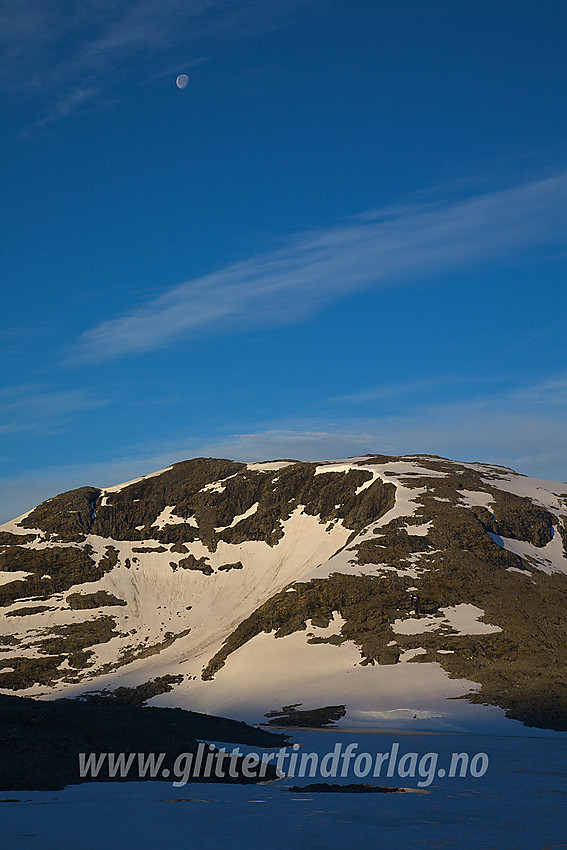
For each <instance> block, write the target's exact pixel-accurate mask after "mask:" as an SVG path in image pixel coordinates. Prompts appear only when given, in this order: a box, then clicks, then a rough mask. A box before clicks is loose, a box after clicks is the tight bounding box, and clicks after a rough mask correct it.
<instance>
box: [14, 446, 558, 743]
mask: <svg viewBox="0 0 567 850" xmlns="http://www.w3.org/2000/svg"><path fill="white" fill-rule="evenodd" d="M566 547H567V484H559V483H557V484H556V483H553V482H542V481H538V480H535V479H530V478H526V477H525V476H522V475H519V474H517V473H515V472H513V471H512V470H509V469H506V468H504V467H499V466H493V465H488V464H480V463H458V462H455V461H450V460H446V459H443V458H439V457H432V456H427V455H419V456H417V455H416V456H407V457H386V456H382V455H368V456H365V457H359V458H349V459H347V460H340V461H332V462H326V463H305V462H298V461H292V460H280V461H274V462H267V463H250V464H246V463H238V462H234V461H231V460H217V459H210V458H197V459H194V460H189V461H185V462H182V463H177V464H174V465H173V466H171V467H169V468H168V469H166V470H163V471H160V472H157V473H154V474H152V475H147V476H145V477H144V478H142V479H140V480H137V481H134V482H129V483H126V484H122V485H119V486H115V487H109V488H106V489H99V488H96V487H90V486H86V487H81V488H79V489H77V490H72V491H70V492H67V493H63V494H61V495H59V496H55V497H54V498H52V499H49V500H48V501H46V502H43V503H42V504H41V505H39V506H38V507H37V508H35V509H34V510H32V511H30V512H29V513H28V514H26V515H25V516H23V517H19V518H18V519H16V520H14V521H12V522H10V523H6V524H5V525H4V526H2V528H1V530H0V582H1V583H0V605H1V606H2V615H3V616H2V617H1V619H0V629H1V631H0V653H1V654H0V691H1V692H3V693H4V694H18V695H20V696H42V697H47V698H55V697H61V696H79V695H84V694H85V693H90V694H91V695H92V694H93V693H94V694H95V695H96V694H97V693H101V692H102V693H103V694H108V693H109V692H112V691H115V690H116V689H117V688H130V689H132V688H136V687H140V686H143V685H144V684H145V683H148V682H155V681H156V678H157V679H158V680H159V681H162V680H163V677H169V678H166V679H165V681H166V682H167V687H164V688H163V689H161V693H160V689H159V688H158V689H157V691H156V690H155V688H154V690H153V691H151V693H149V695H148V698H150V699H151V704H152V705H170V706H181V707H186V708H194V709H195V710H198V711H201V712H203V711H205V712H214V713H216V714H223V715H225V716H231V717H238V718H240V719H246V720H248V721H252V722H267V721H268V720H270V719H271V720H273V722H276V723H277V722H278V718H279V720H280V721H281V724H282V725H286V723H287V724H288V725H289V724H290V723H291V724H292V725H293V723H294V718H295V719H296V720H297V721H298V723H299V721H301V722H302V723H305V724H306V725H309V723H310V718H311V719H313V718H316V720H315V721H314V723H315V725H320V724H321V723H335V722H336V723H338V725H339V726H340V725H341V724H343V725H346V726H349V725H351V726H353V725H354V726H373V727H375V728H376V727H380V726H381V725H383V724H388V723H390V724H392V723H398V724H399V723H402V722H406V721H407V722H412V723H414V724H415V722H422V723H427V722H432V723H437V724H438V726H439V725H441V726H442V725H443V724H444V723H445V724H446V725H447V726H448V727H450V726H451V724H452V726H453V728H454V727H458V728H466V726H467V719H468V718H470V717H471V716H472V715H471V714H470V712H473V713H474V716H475V717H479V716H481V715H482V716H483V717H486V718H487V721H488V723H489V725H490V722H491V720H492V718H496V717H504V712H505V714H506V716H507V717H508V718H511V719H514V720H517V721H521V722H522V723H523V724H527V725H530V726H540V727H544V728H549V729H555V730H567V688H566V685H567V640H566V637H567V629H566V625H567V619H566V612H567V556H566V551H565V550H566ZM455 697H457V698H460V699H454V698H455ZM491 707H492V708H491ZM325 710H326V711H325ZM467 712H468V713H467ZM294 713H295V714H294ZM266 715H268V717H266ZM290 718H291V719H290Z"/></svg>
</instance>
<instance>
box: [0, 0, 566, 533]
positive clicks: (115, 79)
mask: <svg viewBox="0 0 567 850" xmlns="http://www.w3.org/2000/svg"><path fill="white" fill-rule="evenodd" d="M0 24H1V26H0V30H1V31H2V33H3V37H4V39H5V44H4V45H3V46H2V50H3V56H4V57H5V59H4V62H3V68H2V71H1V75H0V87H1V88H0V91H1V96H2V114H3V118H4V120H3V122H2V127H1V130H0V132H1V139H0V141H1V145H2V151H3V156H2V164H1V169H2V174H1V181H2V186H3V196H4V202H3V209H4V220H3V233H4V239H3V251H2V278H3V280H4V309H3V311H2V330H1V331H0V346H1V350H2V362H3V364H4V366H5V368H4V370H3V374H4V379H3V386H2V388H1V389H0V419H1V422H0V434H1V435H2V441H3V446H2V448H1V449H0V458H1V462H2V470H1V473H0V474H1V477H2V480H1V482H0V486H1V489H2V493H3V495H2V497H1V500H0V513H1V516H2V518H3V519H8V518H10V517H12V516H14V515H16V514H19V513H22V512H23V511H24V510H27V509H28V508H30V507H32V506H33V505H34V504H36V503H37V502H38V501H40V500H41V499H44V498H47V497H49V496H51V495H54V494H55V493H56V492H60V491H62V490H65V489H69V488H71V487H75V486H79V485H82V484H87V483H88V484H93V485H98V486H105V485H110V484H113V483H117V482H118V481H121V480H126V479H129V478H133V477H135V476H138V475H142V474H144V473H146V472H150V471H153V470H154V469H157V468H160V467H163V466H167V465H168V464H169V463H171V462H173V461H176V460H182V459H185V458H188V457H191V456H195V455H202V454H205V455H214V456H226V457H233V458H237V459H250V460H259V459H266V458H274V457H296V458H305V459H322V458H328V457H345V456H348V455H355V454H359V453H365V452H383V453H392V454H398V453H418V452H419V453H421V452H426V453H432V454H441V455H445V456H449V457H453V458H457V459H462V460H484V461H489V462H495V463H502V464H505V465H509V466H512V467H514V468H516V469H518V471H520V472H524V473H526V474H530V475H535V476H539V477H545V478H551V479H556V480H566V479H567V428H566V425H565V423H566V413H567V352H566V347H565V343H564V340H565V328H564V326H565V314H566V306H567V305H566V294H565V282H566V273H565V272H566V265H567V263H566V244H565V234H566V233H567V150H566V147H567V146H566V143H565V139H566V138H567V132H566V130H567V128H566V126H565V124H566V119H565V109H564V107H563V104H564V102H565V97H566V85H565V83H566V81H567V67H566V65H567V63H566V59H565V51H564V36H565V31H566V24H567V10H566V7H565V4H564V3H563V2H559V0H557V2H556V0H543V2H541V0H539V2H535V0H513V2H508V0H500V1H499V2H498V3H493V2H488V0H467V2H460V0H406V1H405V2H399V0H397V2H394V0H383V2H382V1H381V2H378V0H350V2H346V0H261V2H259V0H129V2H123V0H104V1H103V0H83V2H77V3H70V2H63V3H59V4H54V3H53V2H50V0H17V2H16V1H15V0H9V2H5V3H4V4H3V10H2V11H1V12H0ZM179 73H187V74H188V75H189V77H190V82H189V85H188V87H187V88H186V89H184V90H179V89H178V88H177V87H176V86H175V78H176V76H177V75H178V74H179Z"/></svg>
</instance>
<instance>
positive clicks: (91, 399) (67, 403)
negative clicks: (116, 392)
mask: <svg viewBox="0 0 567 850" xmlns="http://www.w3.org/2000/svg"><path fill="white" fill-rule="evenodd" d="M105 404H107V400H106V399H103V398H100V397H98V396H96V395H95V394H94V393H92V392H90V391H89V390H69V391H57V390H52V389H50V388H49V387H45V386H42V385H38V384H25V385H22V386H17V387H6V388H4V389H1V390H0V434H13V433H17V432H21V431H36V432H37V431H40V432H42V433H46V432H53V431H54V430H55V431H57V430H59V429H61V427H63V426H64V425H65V424H66V423H67V422H69V421H70V420H71V419H73V418H74V417H75V416H76V415H77V414H79V413H82V412H83V411H85V410H92V409H94V408H96V407H102V406H103V405H105Z"/></svg>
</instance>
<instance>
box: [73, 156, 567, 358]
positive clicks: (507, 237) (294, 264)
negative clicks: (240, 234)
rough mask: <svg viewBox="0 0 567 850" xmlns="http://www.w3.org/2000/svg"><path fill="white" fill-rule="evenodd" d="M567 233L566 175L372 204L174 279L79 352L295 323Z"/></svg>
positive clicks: (114, 351)
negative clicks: (448, 196)
mask: <svg viewBox="0 0 567 850" xmlns="http://www.w3.org/2000/svg"><path fill="white" fill-rule="evenodd" d="M566 231H567V173H560V174H557V175H555V176H553V177H549V178H547V179H544V180H539V181H535V182H531V183H527V184H524V185H521V186H517V187H514V188H508V189H504V190H500V191H497V192H492V193H489V194H484V195H480V196H477V197H472V198H468V199H466V200H462V201H459V202H452V203H450V204H447V205H441V204H438V205H430V204H427V205H425V206H421V205H419V204H415V205H414V206H412V207H407V206H406V207H403V208H400V210H399V211H395V212H392V211H391V210H389V211H388V213H387V215H386V216H384V215H380V214H379V213H376V212H374V213H373V214H372V216H371V217H370V218H369V219H368V220H362V221H359V222H358V223H356V224H349V225H345V226H342V227H334V228H329V229H328V230H325V231H320V232H316V233H308V234H302V235H300V236H298V237H296V238H295V240H292V241H291V242H290V243H289V245H288V246H287V247H285V248H283V249H279V250H276V251H274V252H273V253H271V254H265V255H262V256H255V257H252V258H251V259H249V260H247V261H244V262H240V263H236V264H234V265H232V266H229V267H227V268H225V269H221V270H220V271H217V272H214V273H212V274H209V275H206V276H204V277H201V278H197V279H194V280H189V281H186V282H185V283H181V284H179V285H177V286H174V287H172V288H170V289H168V290H167V291H166V292H164V293H163V295H161V296H159V297H158V298H155V299H154V300H152V301H150V302H148V303H146V304H143V305H142V306H140V307H137V308H134V309H133V310H132V312H131V313H130V314H129V315H127V316H124V317H122V318H116V319H111V320H110V321H107V322H104V323H102V324H101V325H98V326H97V327H95V328H92V329H91V330H89V331H87V332H86V333H85V334H84V335H83V336H82V337H81V339H80V340H79V342H78V344H77V345H76V346H75V348H74V349H73V356H74V357H75V358H76V359H77V360H79V361H80V360H94V361H100V360H108V359H113V358H116V357H119V356H121V355H124V354H132V353H136V352H143V351H150V350H153V349H157V348H163V347H165V346H167V345H169V344H171V343H172V342H174V341H176V340H178V339H179V338H182V337H185V336H188V335H190V334H194V333H196V332H203V331H206V330H209V331H214V332H216V331H218V330H229V331H239V330H246V329H248V328H253V327H265V326H268V327H269V326H275V325H281V324H288V323H292V322H295V321H298V320H301V319H302V318H304V317H305V316H308V315H311V314H313V313H314V312H315V311H316V310H317V309H319V308H320V307H321V306H323V305H325V304H327V303H328V302H330V301H332V300H334V299H337V298H341V297H344V296H346V295H348V294H349V293H351V292H354V291H356V290H360V289H363V288H368V287H383V286H387V285H391V284H393V283H397V282H400V281H407V280H411V279H412V278H415V277H418V276H431V275H434V274H441V273H446V272H447V271H449V270H452V269H460V268H463V267H467V268H470V267H474V266H475V265H478V264H482V263H485V262H487V261H494V260H498V261H507V260H512V261H515V260H517V259H518V258H520V257H521V256H523V255H524V252H525V251H526V250H529V249H534V248H543V247H544V246H546V245H549V244H553V243H554V242H556V241H557V239H560V238H562V237H564V235H565V232H566Z"/></svg>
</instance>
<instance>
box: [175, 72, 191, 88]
mask: <svg viewBox="0 0 567 850" xmlns="http://www.w3.org/2000/svg"><path fill="white" fill-rule="evenodd" d="M188 82H189V77H188V76H187V74H180V75H179V76H178V78H177V79H176V81H175V85H176V86H177V88H178V89H185V88H187V84H188Z"/></svg>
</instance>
